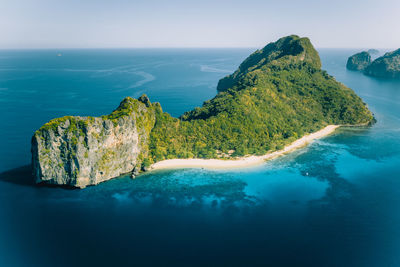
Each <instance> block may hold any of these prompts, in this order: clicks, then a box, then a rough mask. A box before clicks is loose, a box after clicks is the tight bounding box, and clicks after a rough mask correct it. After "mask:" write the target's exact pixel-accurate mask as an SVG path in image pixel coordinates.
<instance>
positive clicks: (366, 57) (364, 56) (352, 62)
mask: <svg viewBox="0 0 400 267" xmlns="http://www.w3.org/2000/svg"><path fill="white" fill-rule="evenodd" d="M369 64H371V55H370V54H369V53H368V52H365V51H364V52H360V53H357V54H355V55H352V56H351V57H349V59H348V60H347V64H346V68H347V69H349V70H357V71H362V70H364V69H365V68H366V67H368V65H369Z"/></svg>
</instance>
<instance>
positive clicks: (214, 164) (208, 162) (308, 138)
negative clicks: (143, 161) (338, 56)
mask: <svg viewBox="0 0 400 267" xmlns="http://www.w3.org/2000/svg"><path fill="white" fill-rule="evenodd" d="M338 127H339V125H328V126H326V127H325V128H323V129H322V130H319V131H317V132H315V133H311V134H308V135H305V136H303V137H302V138H300V139H297V140H296V141H294V142H293V143H291V144H289V145H287V146H285V147H284V148H283V149H281V150H278V151H275V152H271V153H268V154H265V155H262V156H246V157H241V158H237V159H229V160H222V159H168V160H163V161H159V162H156V163H154V164H153V165H151V167H150V169H151V170H160V169H180V168H207V169H225V168H228V169H231V168H243V167H249V166H254V165H259V164H261V163H263V162H265V161H266V160H270V159H274V158H276V157H279V156H282V155H284V154H287V153H289V152H291V151H293V150H295V149H298V148H301V147H304V146H306V145H307V144H309V143H310V142H312V141H313V140H315V139H319V138H322V137H324V136H327V135H329V134H331V133H333V132H334V131H335V130H336V129H337V128H338Z"/></svg>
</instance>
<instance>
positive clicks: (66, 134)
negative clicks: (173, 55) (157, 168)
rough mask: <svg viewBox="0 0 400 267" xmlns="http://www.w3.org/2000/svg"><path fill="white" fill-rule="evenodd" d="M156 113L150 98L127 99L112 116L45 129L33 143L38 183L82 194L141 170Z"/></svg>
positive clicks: (65, 122) (69, 118)
mask: <svg viewBox="0 0 400 267" xmlns="http://www.w3.org/2000/svg"><path fill="white" fill-rule="evenodd" d="M157 109H161V107H160V106H159V104H158V103H155V104H151V103H150V101H149V99H148V98H147V97H146V96H142V97H141V98H139V100H136V99H132V98H130V97H127V98H125V99H124V100H123V101H122V102H121V104H120V105H119V107H118V108H117V109H116V110H115V111H114V112H113V113H111V114H110V115H108V116H102V117H97V118H95V117H72V116H66V117H62V118H58V119H54V120H51V121H50V122H48V123H46V124H45V125H43V126H42V127H41V128H40V129H39V130H38V131H36V132H35V134H34V135H33V137H32V165H33V174H34V176H35V178H36V182H38V183H41V182H44V183H48V184H57V185H67V186H73V187H80V188H83V187H85V186H87V185H94V184H98V183H100V182H102V181H105V180H108V179H110V178H113V177H117V176H119V175H121V174H123V173H128V172H130V171H132V170H133V169H134V168H135V167H137V166H139V168H140V165H141V163H142V161H143V159H144V158H146V157H147V154H148V143H149V142H148V141H149V136H150V131H151V129H152V128H153V126H154V123H155V112H156V110H157Z"/></svg>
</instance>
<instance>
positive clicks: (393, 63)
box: [364, 49, 400, 79]
mask: <svg viewBox="0 0 400 267" xmlns="http://www.w3.org/2000/svg"><path fill="white" fill-rule="evenodd" d="M364 73H365V74H367V75H370V76H374V77H380V78H395V79H400V49H397V50H395V51H393V52H390V53H386V54H385V55H384V56H382V57H379V58H377V59H375V60H374V61H373V62H372V63H371V64H370V65H369V66H368V67H367V68H366V69H365V72H364Z"/></svg>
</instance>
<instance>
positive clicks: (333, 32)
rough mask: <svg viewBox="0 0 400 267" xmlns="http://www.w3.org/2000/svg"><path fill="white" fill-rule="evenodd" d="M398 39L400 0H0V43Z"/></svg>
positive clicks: (339, 43)
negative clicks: (290, 37)
mask: <svg viewBox="0 0 400 267" xmlns="http://www.w3.org/2000/svg"><path fill="white" fill-rule="evenodd" d="M289 34H297V35H300V36H308V37H310V39H311V41H312V42H313V44H314V45H315V46H316V47H332V48H333V47H337V48H345V47H349V48H350V47H351V48H398V47H400V0H380V1H373V0H329V1H328V0H303V1H299V0H297V1H296V0H287V1H285V0H274V1H270V0H264V1H262V0H240V1H236V0H230V1H227V0H201V1H200V0H199V1H191V0H186V1H185V0H164V1H162V0H142V1H136V0H131V1H129V0H113V1H111V0H65V1H60V0H0V48H107V47H262V46H264V45H265V44H266V43H268V42H271V41H274V40H276V39H277V38H279V37H282V36H285V35H289Z"/></svg>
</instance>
